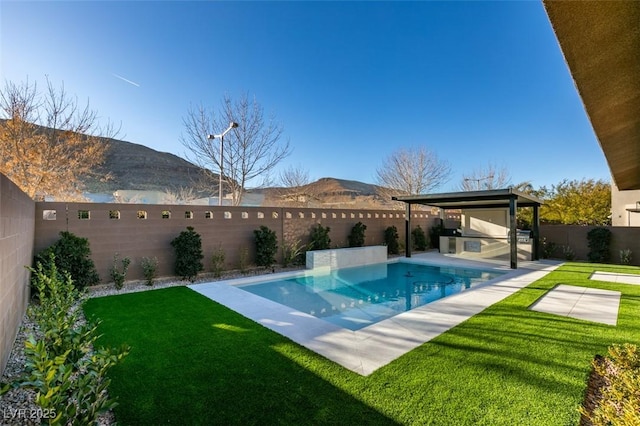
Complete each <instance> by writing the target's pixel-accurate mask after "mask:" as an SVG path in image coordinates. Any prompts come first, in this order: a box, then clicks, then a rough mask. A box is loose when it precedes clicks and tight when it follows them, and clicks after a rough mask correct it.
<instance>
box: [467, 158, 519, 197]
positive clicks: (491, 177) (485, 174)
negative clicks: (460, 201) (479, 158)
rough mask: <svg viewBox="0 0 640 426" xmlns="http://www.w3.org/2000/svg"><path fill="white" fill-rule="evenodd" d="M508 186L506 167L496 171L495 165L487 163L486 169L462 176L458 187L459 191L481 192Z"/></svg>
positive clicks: (509, 180) (475, 170)
mask: <svg viewBox="0 0 640 426" xmlns="http://www.w3.org/2000/svg"><path fill="white" fill-rule="evenodd" d="M510 184H511V176H510V175H509V170H507V169H506V167H502V168H500V169H498V167H496V165H495V164H492V163H489V164H488V165H487V167H484V168H478V169H474V170H472V171H471V172H470V173H468V174H463V175H462V181H461V182H460V185H459V187H460V190H461V191H481V190H487V189H500V188H506V187H508V186H510Z"/></svg>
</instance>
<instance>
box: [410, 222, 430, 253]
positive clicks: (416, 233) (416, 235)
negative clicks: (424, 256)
mask: <svg viewBox="0 0 640 426" xmlns="http://www.w3.org/2000/svg"><path fill="white" fill-rule="evenodd" d="M411 239H412V240H413V248H414V249H416V250H421V251H424V250H426V249H427V236H426V235H425V234H424V231H423V230H422V228H421V227H420V225H418V226H416V227H415V228H414V229H413V231H411Z"/></svg>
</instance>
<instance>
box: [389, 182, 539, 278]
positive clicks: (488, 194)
mask: <svg viewBox="0 0 640 426" xmlns="http://www.w3.org/2000/svg"><path fill="white" fill-rule="evenodd" d="M392 199H393V200H396V201H402V202H404V203H405V204H406V215H405V256H407V257H411V231H410V230H411V205H412V204H424V205H427V206H433V207H438V208H440V209H442V210H451V209H486V208H494V207H504V208H509V226H510V230H509V246H510V254H511V256H510V257H511V268H512V269H516V268H517V267H518V246H517V243H518V241H517V232H516V209H517V208H518V207H533V224H532V229H531V235H532V239H533V247H532V251H533V259H532V260H538V258H539V257H538V248H539V247H540V218H539V214H538V210H539V207H540V205H542V204H543V202H542V200H540V199H539V198H537V197H534V196H533V195H528V194H525V193H523V192H520V191H517V190H515V189H513V188H506V189H490V190H486V191H464V192H448V193H441V194H421V195H405V196H396V197H392Z"/></svg>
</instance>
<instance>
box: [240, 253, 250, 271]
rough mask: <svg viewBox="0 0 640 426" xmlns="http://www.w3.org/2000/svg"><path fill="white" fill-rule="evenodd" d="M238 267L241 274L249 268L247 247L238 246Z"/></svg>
mask: <svg viewBox="0 0 640 426" xmlns="http://www.w3.org/2000/svg"><path fill="white" fill-rule="evenodd" d="M238 269H239V270H240V272H241V273H243V274H246V273H247V270H248V269H249V249H248V248H246V247H240V253H238Z"/></svg>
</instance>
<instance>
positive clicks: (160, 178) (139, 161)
mask: <svg viewBox="0 0 640 426" xmlns="http://www.w3.org/2000/svg"><path fill="white" fill-rule="evenodd" d="M106 143H108V144H109V149H108V151H107V154H106V157H105V162H104V163H103V164H102V167H101V171H100V172H101V173H100V174H101V175H104V176H107V177H106V178H103V179H98V178H96V177H91V176H86V177H84V181H85V186H86V190H87V192H107V193H110V192H114V191H117V190H144V191H154V190H155V191H165V190H166V189H173V190H175V189H179V188H194V187H195V186H196V182H198V181H199V180H200V179H201V178H202V177H203V176H204V175H205V171H204V170H203V169H201V168H200V167H198V166H196V165H195V164H192V163H190V162H188V161H186V160H184V159H182V158H180V157H178V156H176V155H173V154H170V153H167V152H159V151H156V150H154V149H151V148H148V147H146V146H144V145H139V144H136V143H131V142H126V141H121V140H117V139H108V140H107V141H106Z"/></svg>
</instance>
